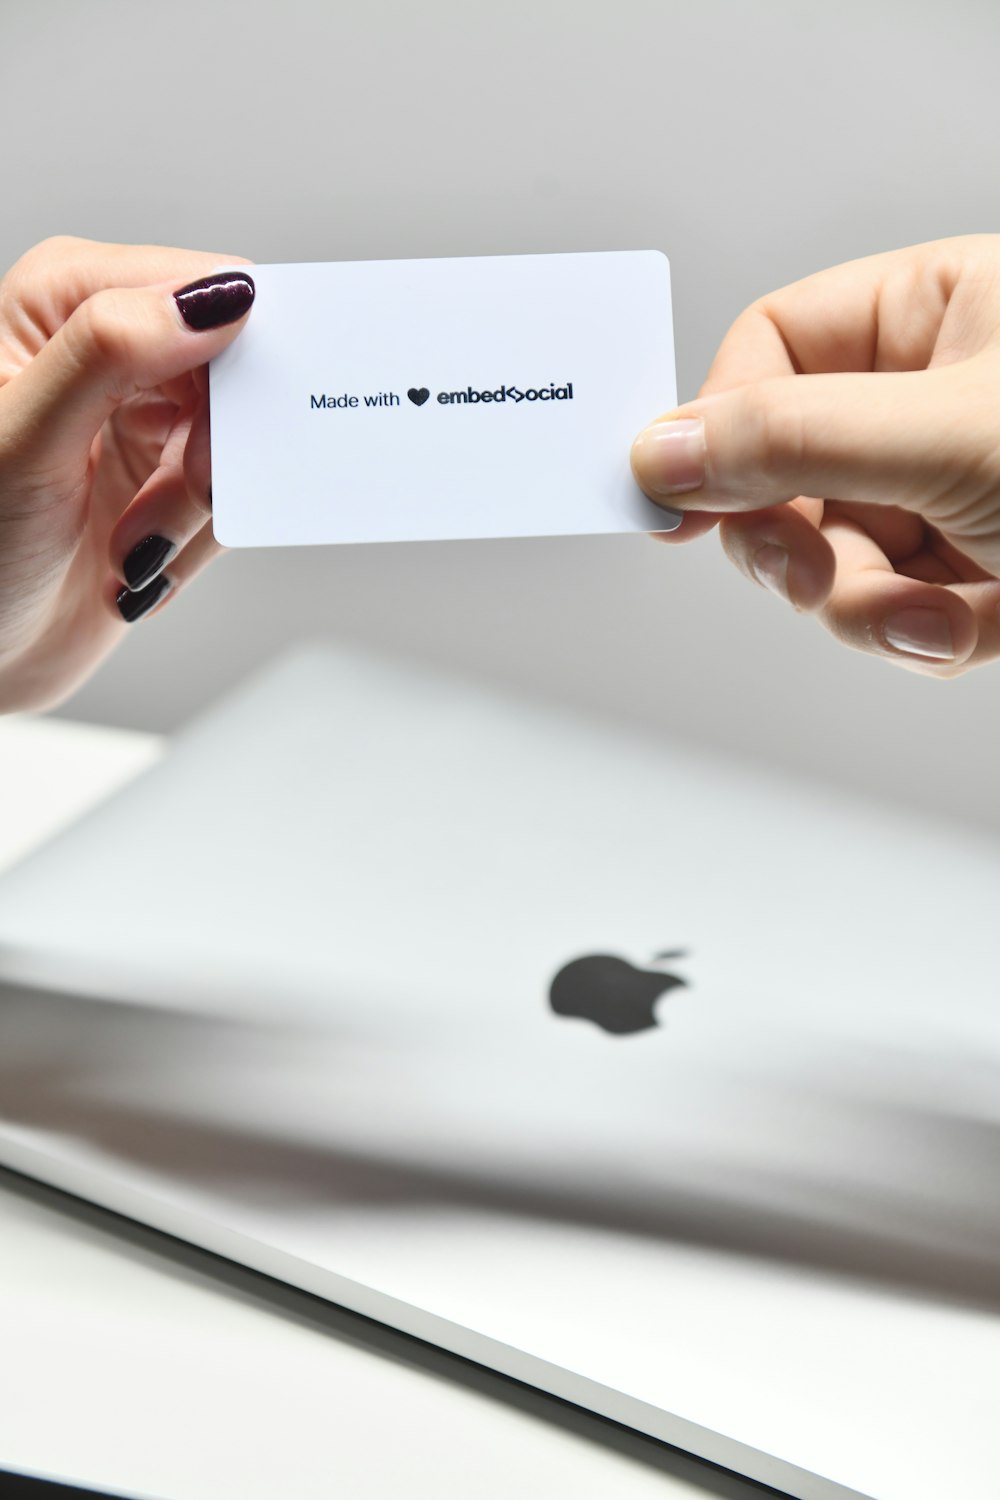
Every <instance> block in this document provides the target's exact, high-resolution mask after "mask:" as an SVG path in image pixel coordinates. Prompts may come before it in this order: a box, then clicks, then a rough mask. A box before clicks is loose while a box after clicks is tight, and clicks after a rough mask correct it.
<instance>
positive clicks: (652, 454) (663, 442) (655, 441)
mask: <svg viewBox="0 0 1000 1500" xmlns="http://www.w3.org/2000/svg"><path fill="white" fill-rule="evenodd" d="M632 468H633V471H634V473H635V477H636V479H637V480H638V481H639V483H640V484H641V485H642V487H643V489H644V490H646V491H648V492H649V493H650V494H653V495H681V494H683V493H684V492H685V491H686V490H697V489H700V488H701V486H702V485H703V484H704V483H705V424H704V422H702V421H701V420H700V419H698V418H688V417H683V418H680V417H679V418H678V419H677V420H676V421H673V422H671V421H667V422H654V423H653V424H652V425H651V426H649V427H646V428H645V429H644V430H643V431H642V432H640V434H639V436H638V437H637V438H636V440H635V442H634V443H633V444H632Z"/></svg>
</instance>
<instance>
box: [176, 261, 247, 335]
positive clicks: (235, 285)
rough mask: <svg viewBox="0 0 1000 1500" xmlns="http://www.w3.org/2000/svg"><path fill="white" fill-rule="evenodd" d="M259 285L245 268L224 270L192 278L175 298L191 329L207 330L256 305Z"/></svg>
mask: <svg viewBox="0 0 1000 1500" xmlns="http://www.w3.org/2000/svg"><path fill="white" fill-rule="evenodd" d="M256 295H257V288H256V287H255V286H254V284H253V282H252V280H251V279H250V277H249V276H248V275H247V273H246V272H245V271H221V272H220V273H219V275H218V276H205V277H203V278H202V280H201V281H192V282H191V283H190V284H189V285H188V286H182V287H181V289H180V291H179V292H175V293H174V301H175V302H176V303H177V306H178V308H179V309H180V314H181V317H182V318H183V319H184V321H185V323H186V324H187V326H188V327H189V328H194V329H197V331H198V332H199V333H200V332H203V331H204V330H205V329H207V328H222V327H223V326H224V325H225V324H226V323H235V322H236V319H237V318H242V316H243V314H244V313H245V312H247V311H248V310H249V308H250V307H252V305H253V299H254V297H255V296H256Z"/></svg>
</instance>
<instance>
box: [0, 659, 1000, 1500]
mask: <svg viewBox="0 0 1000 1500" xmlns="http://www.w3.org/2000/svg"><path fill="white" fill-rule="evenodd" d="M653 690H657V691H665V690H666V689H665V688H662V687H660V688H656V687H655V685H651V691H653ZM927 711H928V713H931V712H934V711H935V710H934V706H933V704H932V703H931V701H930V698H929V699H928V710H927ZM998 910H1000V847H998V845H997V842H996V841H995V840H994V839H992V838H991V837H987V836H985V835H984V836H982V837H979V836H977V835H976V834H975V832H974V831H969V830H967V829H961V828H956V827H952V826H951V825H948V824H945V823H940V822H936V821H932V820H930V819H925V818H923V817H921V816H919V815H917V814H912V815H908V814H906V813H905V812H901V811H899V810H898V809H893V808H890V807H887V806H883V805H881V804H879V803H876V802H867V801H865V800H863V799H860V798H858V797H857V796H855V795H847V794H845V793H844V792H842V791H839V790H837V789H835V788H833V787H831V786H826V785H822V784H819V783H817V784H812V783H810V782H809V781H808V780H805V779H795V778H792V777H789V776H787V775H785V774H780V775H779V774H774V773H770V772H767V771H766V770H762V769H760V768H759V767H757V768H754V767H750V766H748V765H746V764H743V763H742V762H740V761H738V760H735V759H730V758H728V757H726V756H725V755H723V754H718V753H710V752H708V751H705V750H699V749H697V748H692V747H691V746H689V745H685V744H684V743H683V742H682V741H677V742H672V741H668V740H664V739H662V738H658V737H654V736H643V735H642V734H641V733H639V732H637V731H633V730H626V729H624V728H621V727H616V726H614V725H610V724H607V723H601V722H599V721H597V720H591V719H588V718H585V717H581V716H576V715H574V714H573V713H571V712H569V711H567V710H564V709H556V708H555V707H552V706H551V705H548V704H546V703H544V702H541V701H538V700H533V701H532V700H528V699H524V698H520V697H518V696H516V695H513V694H505V693H504V692H502V691H500V690H498V689H496V688H494V687H488V686H486V685H485V684H483V683H482V682H478V681H475V680H469V679H463V678H461V677H458V676H451V675H448V674H444V673H438V672H434V671H431V670H428V669H425V668H423V667H417V666H415V665H414V664H413V663H404V662H401V661H394V660H392V659H390V658H385V657H380V656H378V655H375V654H370V653H362V652H358V651H355V650H351V649H347V648H344V647H335V646H325V645H316V646H307V647H303V648H301V649H299V650H297V651H296V652H294V653H293V654H291V655H290V656H288V657H286V658H283V659H281V660H279V661H277V662H276V663H275V664H273V665H272V666H270V667H269V668H267V669H266V670H265V671H263V672H262V673H261V674H260V675H259V676H258V677H256V678H255V679H254V680H252V681H250V682H249V683H248V684H246V685H245V686H243V687H242V688H240V689H239V690H237V691H236V692H235V693H234V694H233V695H232V696H231V697H230V698H228V700H226V701H224V702H223V703H221V704H220V705H219V706H217V707H215V708H213V709H212V710H211V711H209V712H208V713H206V714H205V715H203V716H202V717H201V718H200V719H198V720H197V721H196V722H195V723H193V724H192V725H191V726H190V727H189V728H188V729H186V730H185V731H184V732H183V733H181V734H179V735H178V736H177V737H176V739H175V741H174V743H173V745H172V748H171V750H170V752H169V754H168V755H167V756H166V757H165V758H164V759H163V760H162V761H161V762H159V763H158V764H156V765H155V766H153V767H152V768H151V769H150V770H148V771H146V772H145V773H143V774H142V775H141V776H139V777H138V778H137V779H136V780H134V781H133V782H131V783H130V784H129V785H128V786H127V787H125V788H124V790H122V791H121V792H119V793H118V794H116V795H114V796H113V797H111V798H110V799H109V800H107V801H105V802H104V803H102V804H101V805H99V806H98V807H96V808H95V809H94V810H93V811H91V812H90V813H89V814H88V815H87V816H85V817H84V818H83V819H81V820H80V821H79V822H78V823H77V824H75V825H74V826H73V827H71V828H70V829H68V830H67V831H65V832H63V833H62V834H60V835H58V836H56V837H55V838H53V840H52V841H51V842H50V843H49V844H47V845H46V846H44V847H42V848H41V849H39V850H38V851H37V852H35V853H34V854H33V855H31V856H29V857H28V858H27V859H25V860H24V861H23V863H21V864H20V865H19V866H17V867H15V868H13V869H12V870H10V871H9V872H7V873H6V874H4V875H3V876H2V878H0V979H2V988H0V1161H2V1162H3V1163H4V1164H5V1165H7V1166H10V1167H12V1168H15V1169H17V1170H18V1171H21V1172H26V1173H29V1174H31V1175H34V1176H36V1177H38V1178H41V1179H43V1180H45V1181H47V1182H49V1183H52V1184H54V1185H56V1186H58V1187H61V1188H64V1189H66V1190H68V1191H70V1192H73V1193H76V1194H79V1195H81V1196H84V1197H86V1198H88V1199H92V1200H93V1201H95V1202H98V1203H100V1204H103V1205H105V1206H106V1207H108V1208H111V1209H114V1210H117V1211H119V1212H121V1213H123V1214H127V1215H129V1216H130V1217H132V1218H134V1219H137V1220H141V1221H143V1222H144V1223H147V1224H149V1225H152V1226H154V1227H157V1228H159V1229H162V1230H165V1231H167V1232H169V1233H171V1234H173V1235H178V1236H181V1237H183V1238H185V1239H188V1240H190V1241H192V1242H194V1243H196V1244H199V1245H202V1246H205V1247H207V1248H208V1249H210V1250H212V1251H215V1252H218V1253H219V1254H222V1255H224V1256H227V1257H230V1258H231V1259H233V1260H235V1261H239V1262H242V1263H244V1264H246V1265H248V1266H251V1267H254V1268H255V1269H257V1270H259V1271H262V1272H265V1273H266V1274H268V1275H270V1276H274V1277H278V1278H280V1279H282V1280H284V1281H287V1282H289V1283H292V1284H294V1285H296V1286H299V1287H303V1288H305V1289H306V1290H308V1291H310V1292H313V1293H316V1294H318V1295H320V1296H323V1297H325V1298H328V1299H330V1300H331V1301H334V1302H337V1303H340V1304H343V1305H344V1306H347V1307H349V1308H353V1309H355V1310H357V1311H359V1312H361V1313H364V1314H367V1315H369V1316H371V1317H373V1318H377V1319H379V1320H381V1321H383V1322H385V1323H387V1324H391V1325H393V1326H395V1327H397V1328H400V1329H402V1330H404V1331H406V1332H408V1333H411V1334H414V1335H417V1336H418V1337H420V1338H423V1339H427V1340H430V1341H433V1342H435V1343H437V1344H439V1345H442V1346H444V1347H445V1348H447V1349H450V1350H452V1351H454V1352H456V1353H458V1354H461V1355H464V1356H467V1357H469V1358H471V1359H473V1360H476V1361H478V1362H480V1363H482V1364H485V1365H488V1366H491V1367H492V1368H494V1369H496V1370H498V1371H501V1372H503V1373H505V1374H507V1375H510V1376H512V1377H515V1378H516V1379H518V1380H522V1381H526V1382H529V1383H531V1384H533V1385H535V1386H537V1387H540V1388H542V1389H544V1390H546V1391H549V1392H552V1393H554V1394H555V1395H557V1396H561V1397H564V1398H566V1399H567V1400H569V1401H572V1402H575V1403H578V1404H579V1405H581V1406H584V1407H587V1408H589V1409H591V1410H593V1411H595V1412H598V1413H600V1414H602V1415H604V1416H606V1417H610V1418H612V1419H614V1420H616V1421H619V1422H622V1423H625V1424H627V1425H629V1426H631V1427H633V1428H636V1429H639V1430H640V1431H642V1432H645V1433H648V1434H651V1435H653V1436H655V1437H658V1438H660V1439H662V1440H664V1441H666V1442H669V1443H672V1444H675V1445H677V1446H679V1447H681V1448H684V1449H687V1450H689V1451H690V1452H692V1453H695V1454H698V1455H700V1456H701V1457H704V1458H706V1459H709V1460H711V1461H713V1462H715V1463H718V1464H721V1465H724V1466H726V1467H728V1468H730V1469H732V1470H735V1471H736V1472H738V1473H741V1474H743V1475H746V1476H749V1477H750V1478H752V1479H755V1480H758V1481H761V1482H763V1483H766V1484H770V1485H772V1486H774V1487H775V1488H777V1489H779V1490H782V1491H785V1492H787V1493H789V1494H791V1495H794V1496H800V1497H803V1500H833V1497H845V1496H852V1497H856V1496H867V1497H870V1500H941V1497H942V1496H943V1495H961V1496H962V1497H963V1500H976V1497H986V1496H991V1497H993V1496H995V1495H996V1493H997V1469H996V1457H995V1429H996V1407H997V1397H996V1369H997V1357H998V1350H1000V1319H998V1309H1000V1002H998V986H997V978H996V972H997V940H996V934H997V930H998V929H997V912H998Z"/></svg>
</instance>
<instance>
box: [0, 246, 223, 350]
mask: <svg viewBox="0 0 1000 1500" xmlns="http://www.w3.org/2000/svg"><path fill="white" fill-rule="evenodd" d="M252 264H253V262H252V261H249V260H247V259H246V257H245V256H242V255H221V254H219V255H216V254H214V253H213V252H211V251H207V250H183V249H173V248H172V247H170V246H168V245H116V244H105V243H104V242H102V241H100V240H85V239H77V238H75V237H74V236H72V235H56V236H54V237H53V238H52V239H48V240H42V241H41V243H40V244H38V245H34V246H33V247H32V248H31V249H30V250H28V251H26V252H25V254H24V255H22V256H21V258H20V260H18V261H16V262H15V264H14V265H13V266H12V267H11V268H10V270H9V271H8V272H7V275H6V276H5V277H4V278H3V281H2V282H0V292H2V300H0V316H2V315H3V312H4V306H3V304H5V303H7V302H8V300H11V301H13V302H15V303H16V304H17V306H18V307H19V308H22V309H24V310H25V311H26V312H28V313H30V314H31V316H32V318H33V320H34V321H35V323H36V325H37V326H38V327H39V328H40V329H41V330H42V332H43V333H44V334H45V335H46V336H47V337H49V338H51V336H52V335H53V334H54V333H55V332H56V331H57V330H58V329H59V328H61V327H62V325H63V324H64V323H65V322H66V320H67V319H68V318H69V316H70V314H71V313H73V312H75V310H76V309H77V308H78V307H79V306H80V305H81V303H83V302H86V300H87V298H88V297H92V296H93V295H94V294H95V292H101V291H105V290H107V289H110V288H117V287H120V288H137V287H145V286H155V285H158V284H159V283H160V282H168V281H175V282H176V284H177V285H178V286H182V285H184V284H185V283H186V282H189V281H196V280H198V278H199V277H202V276H206V275H208V274H209V273H210V272H211V271H214V270H216V269H217V268H219V267H220V266H232V265H246V266H249V265H252ZM31 352H33V353H34V352H37V351H35V350H33V351H31Z"/></svg>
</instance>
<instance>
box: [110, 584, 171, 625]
mask: <svg viewBox="0 0 1000 1500" xmlns="http://www.w3.org/2000/svg"><path fill="white" fill-rule="evenodd" d="M172 587H173V585H172V584H171V582H170V579H169V578H164V576H163V574H162V573H161V574H160V576H159V578H154V579H153V581H152V583H147V585H146V587H145V588H144V589H139V590H137V591H133V590H132V589H122V591H121V593H119V594H116V595H115V603H116V604H117V606H118V613H119V614H120V615H121V617H122V619H123V620H126V621H127V622H128V624H129V625H132V624H134V622H135V621H136V620H141V619H142V616H143V615H145V614H148V613H149V611H150V610H151V609H152V608H153V606H154V605H156V604H159V602H160V600H161V599H162V598H163V596H164V594H169V592H170V590H171V588H172Z"/></svg>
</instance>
